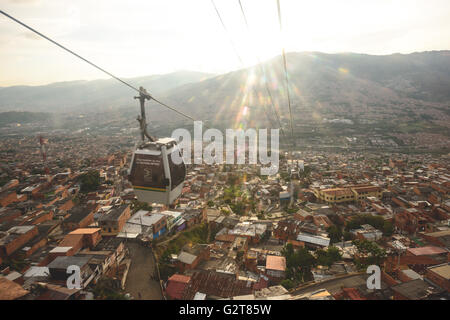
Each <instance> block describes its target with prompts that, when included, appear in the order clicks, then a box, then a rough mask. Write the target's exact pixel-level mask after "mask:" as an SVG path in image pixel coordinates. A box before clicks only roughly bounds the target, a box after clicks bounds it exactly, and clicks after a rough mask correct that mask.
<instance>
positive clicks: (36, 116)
mask: <svg viewBox="0 0 450 320" xmlns="http://www.w3.org/2000/svg"><path fill="white" fill-rule="evenodd" d="M51 116H52V115H51V114H49V113H47V112H27V111H24V112H17V111H8V112H0V127H1V126H4V125H7V124H11V123H31V122H38V121H43V120H48V119H49V118H50V117H51Z"/></svg>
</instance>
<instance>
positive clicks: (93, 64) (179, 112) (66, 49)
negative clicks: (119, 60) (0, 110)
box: [0, 10, 206, 127]
mask: <svg viewBox="0 0 450 320" xmlns="http://www.w3.org/2000/svg"><path fill="white" fill-rule="evenodd" d="M0 13H1V14H3V15H4V16H5V17H7V18H9V19H11V20H13V21H15V22H17V23H18V24H20V25H22V26H23V27H25V28H27V29H28V30H30V31H32V32H34V33H36V34H37V35H39V36H41V37H42V38H44V39H46V40H48V41H50V42H51V43H53V44H55V45H57V46H58V47H60V48H61V49H63V50H65V51H67V52H69V53H70V54H72V55H74V56H75V57H77V58H79V59H81V60H83V61H84V62H86V63H88V64H90V65H91V66H93V67H94V68H96V69H98V70H100V71H102V72H104V73H106V74H107V75H109V76H110V77H112V78H114V79H116V80H117V81H119V82H121V83H122V84H124V85H126V86H127V87H129V88H131V89H133V90H135V91H137V92H139V93H140V92H141V91H140V90H139V89H138V88H136V87H134V86H133V85H131V84H129V83H128V82H126V81H124V80H122V79H120V78H119V77H116V76H115V75H113V74H112V73H110V72H108V71H106V70H105V69H103V68H101V67H99V66H98V65H96V64H95V63H93V62H91V61H89V60H87V59H85V58H83V57H82V56H80V55H79V54H77V53H75V52H73V51H72V50H70V49H68V48H66V47H65V46H63V45H61V44H60V43H58V42H56V41H55V40H52V39H50V38H49V37H47V36H46V35H44V34H42V33H40V32H39V31H37V30H36V29H33V28H32V27H30V26H29V25H27V24H25V23H24V22H22V21H20V20H18V19H16V18H14V17H12V16H11V15H9V14H7V13H6V12H4V11H3V10H0ZM148 96H149V98H150V99H152V100H154V101H155V102H157V103H159V104H160V105H162V106H164V107H166V108H168V109H170V110H172V111H174V112H176V113H178V114H179V115H181V116H183V117H185V118H187V119H190V120H192V121H196V120H195V119H194V118H193V117H191V116H189V115H187V114H185V113H183V112H181V111H179V110H177V109H175V108H173V107H170V106H168V105H167V104H165V103H163V102H161V101H159V100H157V99H155V98H154V97H153V96H151V95H150V94H148ZM205 127H206V126H205Z"/></svg>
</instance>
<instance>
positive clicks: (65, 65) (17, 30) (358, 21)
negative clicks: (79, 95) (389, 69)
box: [0, 0, 450, 86]
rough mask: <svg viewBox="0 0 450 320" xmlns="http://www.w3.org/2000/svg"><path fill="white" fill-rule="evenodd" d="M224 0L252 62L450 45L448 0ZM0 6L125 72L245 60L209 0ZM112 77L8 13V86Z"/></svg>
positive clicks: (0, 77)
mask: <svg viewBox="0 0 450 320" xmlns="http://www.w3.org/2000/svg"><path fill="white" fill-rule="evenodd" d="M241 1H242V4H243V6H244V9H245V10H246V14H247V19H248V22H249V25H250V28H251V33H250V34H249V33H248V32H247V31H246V28H245V24H244V21H243V19H242V15H241V12H240V9H239V3H238V0H215V3H216V5H217V7H218V8H219V10H220V12H221V14H222V17H223V19H224V22H225V24H226V26H227V28H228V30H229V32H230V35H231V36H232V37H233V39H234V42H235V43H236V47H237V49H238V51H239V54H240V55H241V56H242V58H243V60H244V63H245V65H252V64H255V63H256V61H257V55H259V57H260V58H261V59H263V60H264V59H268V58H271V57H273V56H276V55H278V54H280V50H281V49H280V48H281V43H282V42H283V43H284V45H285V47H286V51H323V52H328V53H335V52H359V53H370V54H390V53H396V52H400V53H410V52H414V51H426V50H444V49H450V1H449V0H314V1H311V0H308V1H306V0H281V10H282V15H283V24H284V26H283V28H284V30H283V34H280V30H279V26H278V17H277V7H276V0H241ZM0 8H1V9H2V10H4V11H5V12H7V13H9V14H11V15H12V16H14V17H16V18H18V19H19V20H22V21H24V22H25V23H27V24H29V25H30V26H32V27H34V28H36V29H37V30H39V31H41V32H42V33H44V34H46V35H47V36H49V37H50V38H53V39H55V40H57V41H59V42H60V43H62V44H63V45H66V46H67V47H69V48H70V49H72V50H74V51H75V52H77V53H79V54H80V55H82V56H85V57H86V58H87V59H90V60H91V61H93V62H95V63H98V64H99V65H100V66H102V67H104V68H105V69H107V70H109V71H110V72H112V73H114V74H116V75H118V76H120V77H135V76H142V75H151V74H158V73H168V72H172V71H176V70H180V69H185V70H197V71H203V72H211V73H222V72H227V71H230V70H233V69H237V68H240V67H241V65H240V63H239V61H238V59H237V57H236V55H235V53H234V51H233V49H232V47H231V45H230V43H229V40H228V35H227V34H226V33H225V32H224V31H223V29H222V26H221V24H220V22H219V19H218V18H217V15H216V12H215V10H214V7H213V6H212V4H211V1H210V0H145V1H144V0H140V1H135V0H120V1H118V0H104V1H99V0H96V1H93V0H1V3H0ZM98 78H107V76H106V75H104V74H102V73H101V72H100V71H98V70H96V69H93V68H92V67H91V66H89V65H87V64H85V63H84V62H82V61H81V60H78V59H76V58H75V57H73V56H71V55H69V54H68V53H66V52H64V51H63V50H61V49H60V48H58V47H56V46H55V45H53V44H51V43H49V42H47V41H46V40H44V39H40V38H38V37H37V36H35V35H34V34H32V33H31V32H29V31H28V30H26V29H25V28H23V27H22V26H20V25H18V24H16V23H15V22H13V21H11V20H9V19H7V18H6V17H4V16H3V15H0V86H9V85H18V84H30V85H38V84H46V83H50V82H55V81H68V80H75V79H98Z"/></svg>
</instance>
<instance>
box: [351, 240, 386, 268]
mask: <svg viewBox="0 0 450 320" xmlns="http://www.w3.org/2000/svg"><path fill="white" fill-rule="evenodd" d="M353 244H354V245H355V246H356V248H357V249H358V251H359V253H360V256H359V257H357V258H355V263H356V265H357V267H358V268H360V269H365V268H367V266H369V265H372V264H374V265H377V266H380V265H382V263H383V261H384V259H385V258H386V256H387V254H386V250H384V249H382V248H380V247H379V246H378V245H377V244H376V243H375V242H373V241H368V240H354V241H353Z"/></svg>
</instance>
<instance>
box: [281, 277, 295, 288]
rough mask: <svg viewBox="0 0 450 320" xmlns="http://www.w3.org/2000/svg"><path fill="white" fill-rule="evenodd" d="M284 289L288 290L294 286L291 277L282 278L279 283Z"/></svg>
mask: <svg viewBox="0 0 450 320" xmlns="http://www.w3.org/2000/svg"><path fill="white" fill-rule="evenodd" d="M280 284H281V285H282V286H283V287H284V288H285V289H286V290H290V289H292V288H293V287H294V286H295V283H294V281H292V280H291V279H284V280H282V281H281V283H280Z"/></svg>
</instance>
